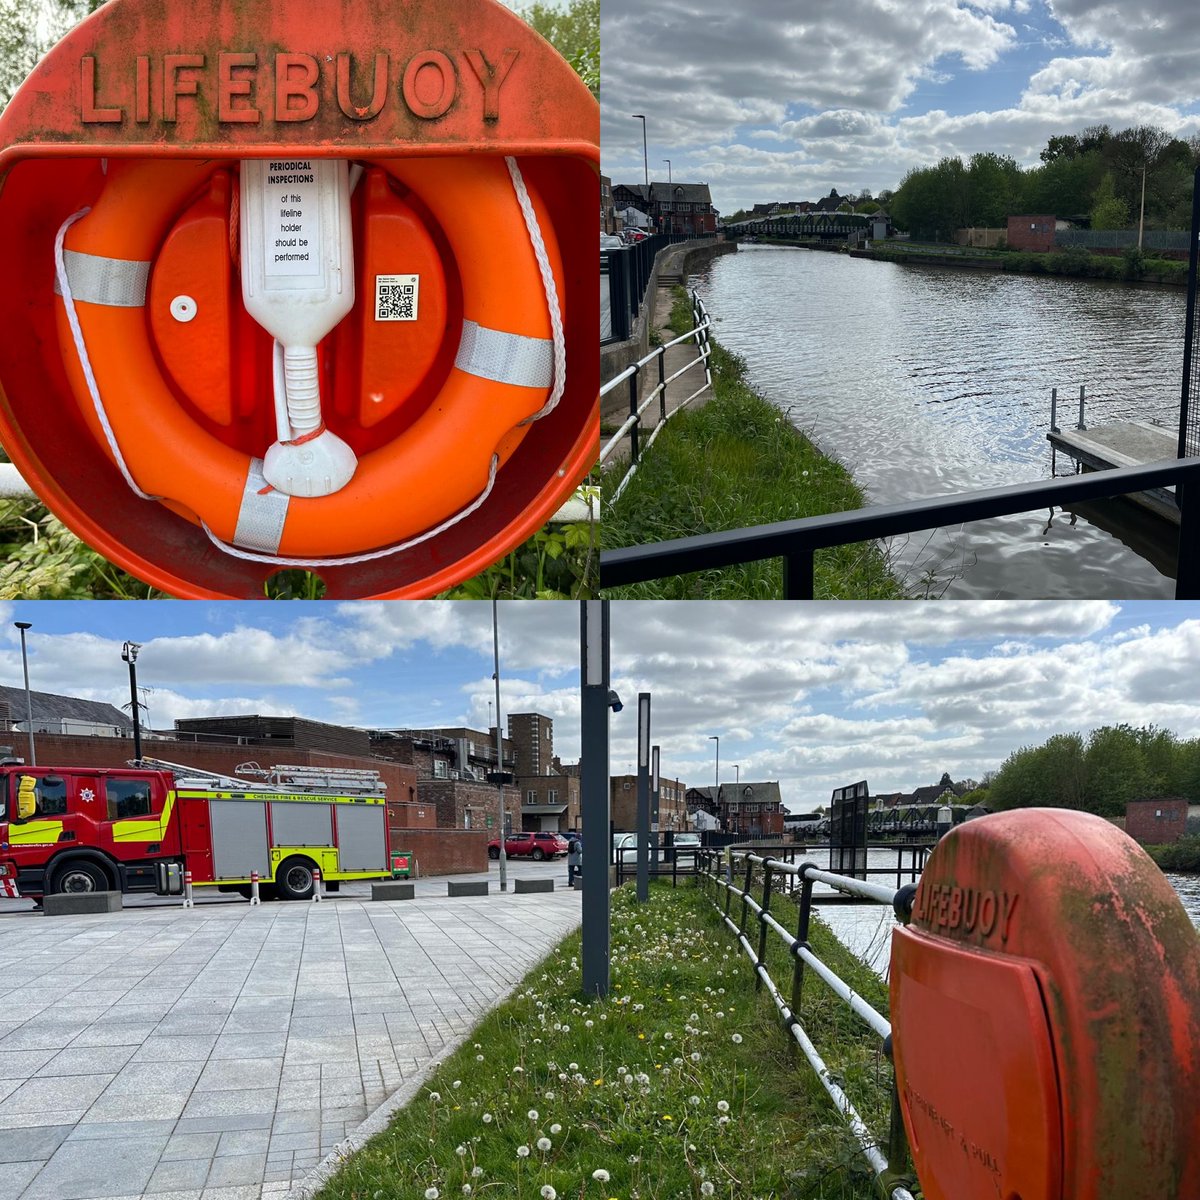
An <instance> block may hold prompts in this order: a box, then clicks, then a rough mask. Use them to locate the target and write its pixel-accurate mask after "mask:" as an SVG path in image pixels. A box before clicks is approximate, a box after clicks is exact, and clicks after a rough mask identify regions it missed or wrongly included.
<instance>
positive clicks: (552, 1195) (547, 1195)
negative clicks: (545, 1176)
mask: <svg viewBox="0 0 1200 1200" xmlns="http://www.w3.org/2000/svg"><path fill="white" fill-rule="evenodd" d="M542 1200H558V1193H557V1192H556V1191H555V1190H554V1189H553V1188H552V1187H551V1186H550V1185H549V1184H548V1183H547V1184H543V1185H542Z"/></svg>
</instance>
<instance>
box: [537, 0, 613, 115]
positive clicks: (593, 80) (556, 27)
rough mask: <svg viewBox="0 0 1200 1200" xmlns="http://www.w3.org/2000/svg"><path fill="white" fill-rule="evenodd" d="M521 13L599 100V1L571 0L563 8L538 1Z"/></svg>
mask: <svg viewBox="0 0 1200 1200" xmlns="http://www.w3.org/2000/svg"><path fill="white" fill-rule="evenodd" d="M523 16H524V17H525V20H527V21H528V22H529V24H530V25H532V26H533V27H534V29H536V30H537V32H538V33H540V34H541V35H542V37H544V38H545V39H546V41H548V42H549V43H550V44H551V45H552V46H553V47H554V48H555V50H557V51H558V52H559V54H561V55H562V56H563V58H565V59H566V60H567V62H569V63H570V64H571V66H572V67H574V68H575V70H576V72H577V73H578V75H579V77H580V79H582V80H583V82H584V83H586V84H587V86H588V88H589V89H590V90H591V93H592V95H593V96H595V97H596V98H597V99H599V96H600V0H571V4H570V5H569V6H568V7H567V8H565V9H563V8H555V7H553V6H552V5H549V4H543V3H541V2H540V0H538V3H535V4H533V5H532V6H531V7H529V8H527V9H526V10H525V12H524V14H523Z"/></svg>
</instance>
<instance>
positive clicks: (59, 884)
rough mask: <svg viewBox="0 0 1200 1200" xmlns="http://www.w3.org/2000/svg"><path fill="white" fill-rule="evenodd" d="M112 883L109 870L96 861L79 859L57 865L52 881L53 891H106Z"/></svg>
mask: <svg viewBox="0 0 1200 1200" xmlns="http://www.w3.org/2000/svg"><path fill="white" fill-rule="evenodd" d="M111 886H112V884H111V883H110V882H109V878H108V872H107V871H105V870H104V868H103V867H101V866H98V865H97V864H96V863H91V862H85V861H83V860H79V861H76V862H67V863H63V865H62V866H60V867H56V868H55V871H54V878H53V880H52V881H51V885H50V888H49V889H48V890H49V891H51V892H104V891H107V890H108V889H109V888H110V887H111Z"/></svg>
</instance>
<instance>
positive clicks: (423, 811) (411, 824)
mask: <svg viewBox="0 0 1200 1200" xmlns="http://www.w3.org/2000/svg"><path fill="white" fill-rule="evenodd" d="M387 810H388V826H389V828H390V829H391V830H392V831H393V836H392V840H393V842H394V841H395V833H396V831H397V830H403V829H436V828H437V809H436V808H435V807H434V806H433V805H432V804H393V803H392V801H391V800H390V799H389V800H388V806H387Z"/></svg>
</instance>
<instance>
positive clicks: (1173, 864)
mask: <svg viewBox="0 0 1200 1200" xmlns="http://www.w3.org/2000/svg"><path fill="white" fill-rule="evenodd" d="M1144 849H1145V851H1146V853H1147V854H1149V855H1150V857H1151V858H1152V859H1154V861H1155V862H1156V863H1158V865H1159V866H1160V867H1161V868H1162V869H1163V870H1164V871H1183V872H1185V873H1191V874H1200V836H1197V835H1196V834H1194V833H1192V834H1188V835H1186V836H1185V837H1181V838H1180V839H1179V841H1177V842H1171V843H1168V844H1167V845H1165V846H1146V847H1144Z"/></svg>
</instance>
